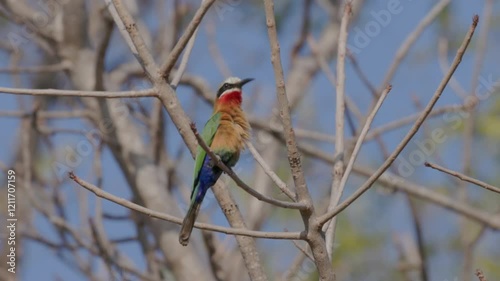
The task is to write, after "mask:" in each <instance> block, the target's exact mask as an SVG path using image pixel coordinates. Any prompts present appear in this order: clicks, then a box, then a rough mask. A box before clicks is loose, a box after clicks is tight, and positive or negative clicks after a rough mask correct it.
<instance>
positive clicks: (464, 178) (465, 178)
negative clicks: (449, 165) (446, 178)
mask: <svg viewBox="0 0 500 281" xmlns="http://www.w3.org/2000/svg"><path fill="white" fill-rule="evenodd" d="M425 166H426V167H430V168H432V169H435V170H438V171H440V172H443V173H446V174H448V175H451V176H454V177H456V178H459V179H460V180H462V181H466V182H470V183H472V184H475V185H477V186H479V187H482V188H484V189H487V190H489V191H493V192H496V193H499V194H500V188H498V187H496V186H493V185H491V184H487V183H485V182H482V181H480V180H477V179H475V178H471V177H469V176H466V175H464V174H462V173H459V172H455V171H453V170H450V169H446V168H445V167H441V166H439V165H437V164H433V163H429V162H425Z"/></svg>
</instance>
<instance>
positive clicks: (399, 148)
mask: <svg viewBox="0 0 500 281" xmlns="http://www.w3.org/2000/svg"><path fill="white" fill-rule="evenodd" d="M478 21H479V16H477V15H475V16H474V19H473V22H472V25H471V27H470V29H469V31H468V32H467V34H466V36H465V38H464V40H463V42H462V45H461V46H460V48H459V49H458V51H457V54H456V56H455V59H454V60H453V63H452V65H451V66H450V69H449V70H448V73H446V75H445V77H443V80H441V83H440V84H439V86H438V88H437V90H436V92H435V93H434V95H433V96H432V98H431V100H430V101H429V103H428V104H427V106H426V107H425V109H424V110H423V112H422V113H421V114H420V117H419V118H418V119H417V121H416V122H415V124H414V125H413V127H412V128H411V129H410V131H409V132H408V133H407V134H406V136H405V137H404V139H403V140H402V141H401V142H400V143H399V145H398V146H397V147H396V149H395V150H394V151H393V152H392V154H391V155H390V156H389V158H388V159H387V160H386V161H385V162H384V163H383V164H382V166H380V167H379V168H378V169H377V171H375V173H374V174H373V175H371V176H370V177H369V178H368V180H367V181H366V182H365V183H364V184H363V185H362V186H361V187H360V188H359V189H358V190H356V192H354V194H352V195H351V196H349V197H348V198H347V199H346V200H345V201H344V202H343V203H342V204H340V205H338V206H337V207H336V208H335V209H333V210H331V211H330V212H328V213H326V214H324V215H323V216H321V217H320V218H319V221H320V223H321V224H324V223H326V222H327V221H329V220H330V219H331V218H333V217H334V216H336V215H337V214H338V213H340V212H342V211H343V210H344V209H345V208H347V207H348V206H349V205H350V204H352V203H353V202H354V201H356V200H357V199H358V198H359V197H360V196H361V195H363V193H365V192H366V191H367V190H368V189H370V187H371V186H372V185H373V183H375V181H376V180H377V179H378V178H379V177H380V176H381V175H382V174H383V173H384V172H385V170H387V168H389V166H390V165H391V164H392V162H394V160H395V159H396V158H397V156H398V155H399V154H400V153H401V151H403V149H404V148H405V147H406V145H407V144H408V143H409V142H410V140H411V139H412V138H413V136H414V135H415V134H416V133H417V131H418V129H419V128H420V126H422V123H424V121H425V119H426V118H427V116H428V115H429V113H430V112H431V111H432V108H433V107H434V105H435V104H436V102H437V101H438V99H439V98H440V97H441V94H442V93H443V90H444V88H445V87H446V85H447V84H448V81H449V80H450V78H451V76H452V75H453V73H454V72H455V70H456V69H457V67H458V65H459V64H460V62H461V61H462V57H463V55H464V53H465V51H466V50H467V47H468V46H469V43H470V41H471V38H472V36H473V35H474V31H475V30H476V26H477V23H478Z"/></svg>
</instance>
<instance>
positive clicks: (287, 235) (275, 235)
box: [69, 172, 304, 240]
mask: <svg viewBox="0 0 500 281" xmlns="http://www.w3.org/2000/svg"><path fill="white" fill-rule="evenodd" d="M69 178H70V179H72V180H73V181H74V182H76V183H77V184H78V185H80V186H81V187H83V188H85V189H87V190H88V191H90V192H92V193H94V194H95V195H96V196H98V197H101V198H104V199H106V200H109V201H111V202H114V203H116V204H118V205H121V206H123V207H126V208H128V209H130V210H134V211H137V212H139V213H142V214H145V215H147V216H149V217H152V218H156V219H160V220H164V221H168V222H172V223H175V224H178V225H180V224H182V219H181V218H178V217H175V216H172V215H169V214H165V213H161V212H157V211H154V210H151V209H148V208H146V207H143V206H141V205H137V204H135V203H133V202H130V201H129V200H126V199H124V198H121V197H118V196H115V195H113V194H111V193H108V192H106V191H104V190H103V189H102V188H99V187H97V186H95V185H93V184H91V183H89V182H86V181H84V180H82V179H81V178H79V177H78V176H76V175H75V174H74V173H73V172H70V173H69ZM194 227H196V228H199V229H203V230H211V231H215V232H220V233H225V234H232V235H241V236H248V237H255V238H268V239H287V240H302V239H304V236H303V234H302V233H301V232H263V231H254V230H246V229H237V228H229V227H222V226H216V225H212V224H207V223H200V222H196V223H195V225H194Z"/></svg>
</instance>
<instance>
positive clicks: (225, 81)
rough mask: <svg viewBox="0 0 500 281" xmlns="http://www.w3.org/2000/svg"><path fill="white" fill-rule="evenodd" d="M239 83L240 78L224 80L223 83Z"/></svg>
mask: <svg viewBox="0 0 500 281" xmlns="http://www.w3.org/2000/svg"><path fill="white" fill-rule="evenodd" d="M238 82H241V79H240V78H238V77H229V78H227V79H226V80H224V82H223V83H229V84H235V83H238Z"/></svg>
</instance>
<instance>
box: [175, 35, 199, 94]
mask: <svg viewBox="0 0 500 281" xmlns="http://www.w3.org/2000/svg"><path fill="white" fill-rule="evenodd" d="M197 34H198V28H196V29H195V30H194V33H193V35H192V36H191V38H189V41H188V43H187V45H186V49H185V50H184V54H183V55H182V59H181V63H180V64H179V67H178V68H177V71H176V72H175V75H174V78H172V82H171V83H170V86H171V87H172V88H174V89H175V88H177V85H179V81H181V78H182V75H183V74H184V71H186V68H187V63H188V61H189V56H190V55H191V51H192V50H193V47H194V41H196V35H197Z"/></svg>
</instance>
